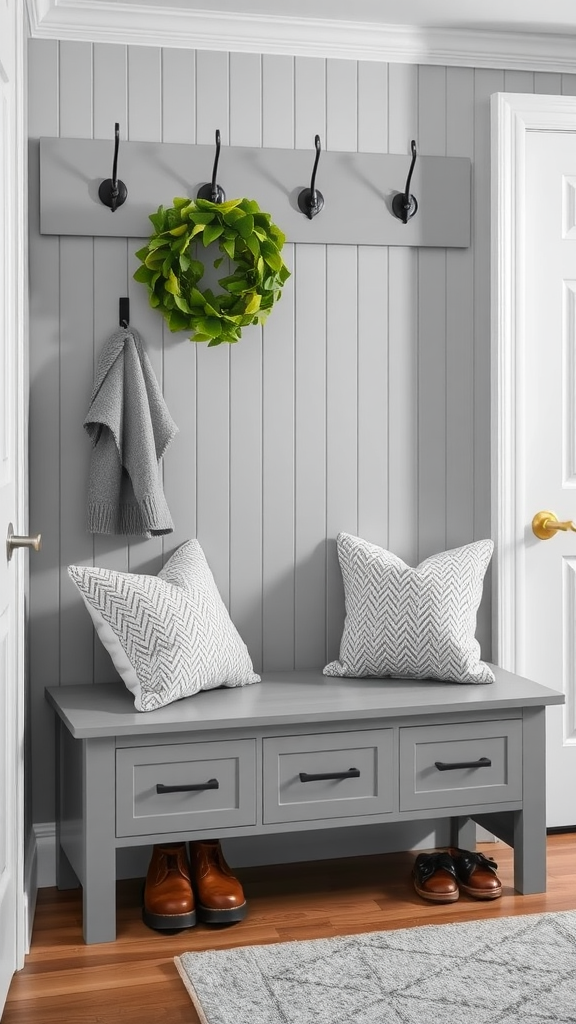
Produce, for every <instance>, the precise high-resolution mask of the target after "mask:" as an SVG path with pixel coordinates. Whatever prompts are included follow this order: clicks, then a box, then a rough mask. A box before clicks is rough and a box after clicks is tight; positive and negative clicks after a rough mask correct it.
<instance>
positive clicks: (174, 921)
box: [142, 907, 196, 932]
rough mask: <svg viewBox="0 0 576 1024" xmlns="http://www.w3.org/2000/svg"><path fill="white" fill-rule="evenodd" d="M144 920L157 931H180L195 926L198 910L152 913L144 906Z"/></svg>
mask: <svg viewBox="0 0 576 1024" xmlns="http://www.w3.org/2000/svg"><path fill="white" fill-rule="evenodd" d="M142 920H143V921H144V924H147V925H148V927H149V928H154V929H155V930H156V931H160V932H165V931H175V932H179V931H181V930H182V929H183V928H193V927H194V925H195V924H196V911H195V910H191V911H190V912H189V913H188V914H152V913H151V912H150V911H149V910H146V908H145V907H144V908H143V910H142Z"/></svg>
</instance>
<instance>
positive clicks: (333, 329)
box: [326, 245, 358, 660]
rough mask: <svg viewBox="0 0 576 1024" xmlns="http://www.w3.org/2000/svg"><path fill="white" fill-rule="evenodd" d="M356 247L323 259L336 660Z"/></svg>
mask: <svg viewBox="0 0 576 1024" xmlns="http://www.w3.org/2000/svg"><path fill="white" fill-rule="evenodd" d="M357 290H358V247H357V246H349V245H332V246H329V247H328V250H327V260H326V647H327V653H326V657H327V660H332V659H334V658H337V657H338V652H339V649H340V638H341V636H342V626H343V623H344V592H343V588H342V576H341V572H340V567H339V565H338V558H337V554H336V537H337V535H338V533H339V532H340V531H341V530H344V531H346V532H347V533H353V534H357V531H358V497H357V495H358V387H357V374H358V339H357V332H358V314H357V310H358V295H357Z"/></svg>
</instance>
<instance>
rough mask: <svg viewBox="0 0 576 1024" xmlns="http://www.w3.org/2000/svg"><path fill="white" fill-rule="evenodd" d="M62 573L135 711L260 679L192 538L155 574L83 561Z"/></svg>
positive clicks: (204, 560) (198, 546) (148, 709)
mask: <svg viewBox="0 0 576 1024" xmlns="http://www.w3.org/2000/svg"><path fill="white" fill-rule="evenodd" d="M68 573H69V575H70V578H71V579H72V580H73V582H74V583H75V584H76V586H77V587H78V590H79V591H80V593H81V595H82V597H83V598H84V602H85V604H86V607H87V609H88V611H89V612H90V615H91V617H92V620H93V622H94V625H95V627H96V631H97V633H98V636H99V637H100V640H101V641H102V643H103V644H104V646H105V647H106V649H107V651H108V653H109V654H110V657H111V658H112V661H113V663H114V666H115V668H116V670H117V672H118V673H119V675H120V676H121V677H122V679H123V680H124V682H125V684H126V686H127V687H128V689H129V690H130V691H131V692H132V694H133V695H134V704H135V706H136V708H137V710H138V711H154V710H155V709H156V708H161V707H164V705H166V704H171V703H172V702H173V701H175V700H180V698H181V697H189V696H191V695H192V694H194V693H198V691H199V690H211V689H213V688H214V687H216V686H244V685H245V684H246V683H258V682H259V681H260V676H258V675H256V673H255V672H254V670H253V666H252V661H251V659H250V655H249V653H248V648H247V647H246V645H245V643H244V641H243V640H242V638H241V637H240V634H239V633H238V631H237V629H236V627H235V626H234V623H233V622H232V620H231V618H230V616H229V614H228V611H227V609H226V606H225V604H224V602H223V601H222V598H221V597H220V594H219V592H218V588H217V586H216V583H215V582H214V577H213V576H212V573H211V571H210V567H209V565H208V563H207V561H206V558H205V556H204V552H203V551H202V548H201V547H200V544H199V543H198V541H197V540H189V541H187V542H186V543H185V544H182V546H181V547H179V548H178V550H177V551H175V552H174V554H173V555H172V557H171V558H169V560H168V561H167V562H166V565H165V566H164V568H163V569H162V570H161V571H160V573H159V574H158V576H145V575H139V574H137V573H129V572H116V571H115V570H113V569H96V568H92V567H90V566H84V565H70V566H68Z"/></svg>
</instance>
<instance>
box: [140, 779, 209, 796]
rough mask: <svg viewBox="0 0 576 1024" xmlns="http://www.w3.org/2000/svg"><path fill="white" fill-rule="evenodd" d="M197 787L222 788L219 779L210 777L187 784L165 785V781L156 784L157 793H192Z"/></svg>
mask: <svg viewBox="0 0 576 1024" xmlns="http://www.w3.org/2000/svg"><path fill="white" fill-rule="evenodd" d="M195 789H220V783H219V782H218V779H208V782H189V783H187V785H185V786H165V785H164V783H163V782H158V783H157V785H156V792H157V793H191V792H192V791H193V790H195Z"/></svg>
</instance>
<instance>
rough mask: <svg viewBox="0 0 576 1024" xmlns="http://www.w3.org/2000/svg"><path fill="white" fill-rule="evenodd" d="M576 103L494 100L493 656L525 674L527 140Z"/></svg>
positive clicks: (561, 124) (503, 96)
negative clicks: (524, 428)
mask: <svg viewBox="0 0 576 1024" xmlns="http://www.w3.org/2000/svg"><path fill="white" fill-rule="evenodd" d="M575 129H576V96H548V95H533V94H530V93H526V94H524V93H495V94H494V95H493V96H492V98H491V142H492V147H491V148H492V167H491V218H492V233H491V286H492V299H491V335H492V338H491V357H492V386H491V394H492V407H491V437H492V456H491V462H492V465H491V471H492V472H491V476H492V480H491V484H492V537H493V539H494V545H495V550H494V564H493V575H492V583H493V603H492V607H493V620H492V652H493V653H492V657H493V660H494V661H495V662H496V663H497V664H498V665H500V666H501V667H502V668H505V669H508V670H509V671H510V672H517V673H519V674H520V675H522V674H523V673H524V671H525V668H524V661H525V632H524V601H525V598H524V594H525V587H524V582H525V540H524V537H525V529H526V523H525V522H524V519H523V514H522V509H523V500H522V497H523V490H524V476H523V467H524V455H525V450H524V438H523V431H522V424H523V421H524V398H525V394H524V344H523V342H524V336H525V323H524V320H525V316H524V308H525V307H524V302H525V293H526V266H525V257H524V251H525V250H524V243H525V227H526V225H525V189H524V181H525V171H526V134H527V132H530V131H574V130H575Z"/></svg>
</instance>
